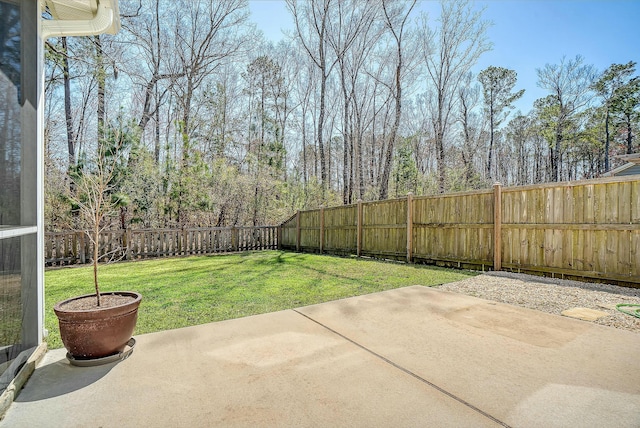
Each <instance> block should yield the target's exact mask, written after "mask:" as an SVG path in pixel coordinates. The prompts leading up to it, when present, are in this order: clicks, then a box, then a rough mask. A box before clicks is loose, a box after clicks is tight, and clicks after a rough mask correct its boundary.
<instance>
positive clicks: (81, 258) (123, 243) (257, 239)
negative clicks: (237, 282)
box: [45, 226, 278, 266]
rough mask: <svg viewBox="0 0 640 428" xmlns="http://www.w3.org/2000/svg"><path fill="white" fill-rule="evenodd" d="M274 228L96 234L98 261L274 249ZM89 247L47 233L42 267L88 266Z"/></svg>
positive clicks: (78, 237) (83, 238) (72, 234)
mask: <svg viewBox="0 0 640 428" xmlns="http://www.w3.org/2000/svg"><path fill="white" fill-rule="evenodd" d="M277 229H278V228H277V227H276V226H262V227H242V228H222V227H213V228H193V229H143V230H128V231H122V230H118V231H105V232H103V233H101V234H100V239H99V246H98V248H99V257H100V261H107V260H111V261H114V260H122V259H128V260H135V259H146V258H155V257H172V256H185V255H199V254H200V255H202V254H214V253H224V252H231V251H245V250H266V249H276V248H278V233H277ZM92 257H93V245H92V244H91V242H90V240H89V237H88V235H87V234H86V232H83V231H68V232H47V233H46V234H45V264H46V266H62V265H70V264H82V263H90V262H91V259H92Z"/></svg>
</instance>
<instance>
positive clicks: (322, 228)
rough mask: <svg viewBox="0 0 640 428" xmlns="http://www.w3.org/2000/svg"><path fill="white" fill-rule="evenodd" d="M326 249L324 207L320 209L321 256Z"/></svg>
mask: <svg viewBox="0 0 640 428" xmlns="http://www.w3.org/2000/svg"><path fill="white" fill-rule="evenodd" d="M323 249H324V206H321V207H320V254H322V250H323Z"/></svg>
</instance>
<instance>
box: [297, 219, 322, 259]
mask: <svg viewBox="0 0 640 428" xmlns="http://www.w3.org/2000/svg"><path fill="white" fill-rule="evenodd" d="M305 248H306V249H308V250H309V251H315V250H319V249H320V210H313V211H304V212H301V213H300V249H305Z"/></svg>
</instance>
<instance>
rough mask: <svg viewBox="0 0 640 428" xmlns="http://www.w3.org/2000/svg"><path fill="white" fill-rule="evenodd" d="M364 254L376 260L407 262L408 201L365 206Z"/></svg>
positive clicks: (398, 200) (363, 207)
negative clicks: (379, 257) (395, 259)
mask: <svg viewBox="0 0 640 428" xmlns="http://www.w3.org/2000/svg"><path fill="white" fill-rule="evenodd" d="M362 254H363V255H369V256H373V257H376V256H385V257H392V258H401V259H405V258H406V254H407V200H406V199H394V200H389V201H381V202H367V203H365V204H363V206H362Z"/></svg>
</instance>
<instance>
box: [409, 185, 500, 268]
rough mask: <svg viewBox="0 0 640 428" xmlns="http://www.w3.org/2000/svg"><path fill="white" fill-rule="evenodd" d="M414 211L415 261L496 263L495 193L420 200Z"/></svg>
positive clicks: (481, 264)
mask: <svg viewBox="0 0 640 428" xmlns="http://www.w3.org/2000/svg"><path fill="white" fill-rule="evenodd" d="M413 210H414V211H413V220H414V224H413V242H414V253H413V255H414V258H415V259H416V260H421V261H428V262H444V263H447V264H448V263H455V264H460V265H462V264H464V265H474V266H478V267H480V266H491V265H492V264H493V242H494V239H493V192H491V191H482V192H470V193H461V194H454V195H444V196H431V197H419V198H415V199H414V200H413Z"/></svg>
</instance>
